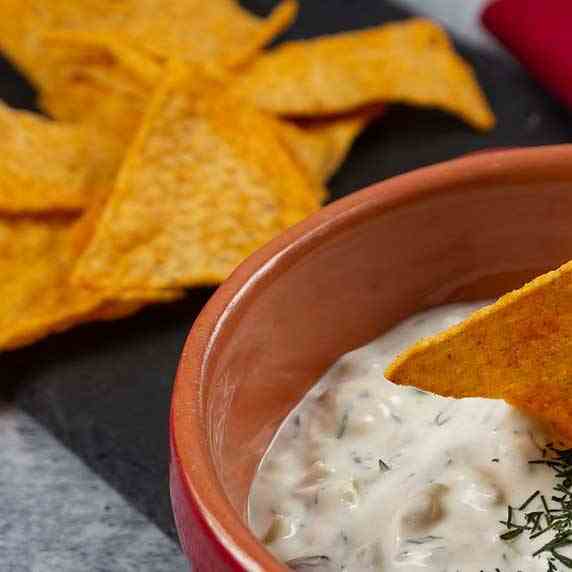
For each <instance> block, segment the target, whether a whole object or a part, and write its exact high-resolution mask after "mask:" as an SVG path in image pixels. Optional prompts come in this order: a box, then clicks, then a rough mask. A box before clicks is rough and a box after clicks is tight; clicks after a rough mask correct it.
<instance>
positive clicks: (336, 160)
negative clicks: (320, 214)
mask: <svg viewBox="0 0 572 572" xmlns="http://www.w3.org/2000/svg"><path fill="white" fill-rule="evenodd" d="M380 113H381V109H379V110H372V111H360V112H357V113H354V114H352V115H343V116H340V117H332V118H327V119H315V120H305V121H282V122H281V128H280V129H279V135H280V137H281V139H282V141H283V142H284V144H285V145H286V146H287V147H288V149H290V151H291V153H292V154H293V156H294V158H295V159H296V160H297V161H298V162H299V163H300V164H301V165H302V166H303V167H304V168H305V169H306V170H307V171H308V172H309V173H310V175H312V176H313V177H315V178H316V180H318V181H321V182H326V181H327V180H328V179H329V178H330V177H332V176H333V175H334V173H335V172H336V171H337V170H338V168H339V167H340V165H341V164H342V163H343V162H344V160H345V158H346V157H347V155H348V153H349V151H350V149H351V146H352V144H353V142H354V141H355V139H356V138H357V137H358V135H359V134H360V133H361V132H362V131H363V130H364V129H365V127H366V126H367V125H368V124H369V123H370V122H371V121H372V120H373V119H374V118H375V117H376V116H378V115H379V114H380Z"/></svg>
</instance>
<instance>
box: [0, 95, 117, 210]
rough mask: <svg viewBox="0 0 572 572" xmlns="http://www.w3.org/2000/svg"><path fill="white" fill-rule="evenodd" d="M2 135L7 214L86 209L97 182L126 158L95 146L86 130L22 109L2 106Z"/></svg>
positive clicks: (1, 191) (1, 192)
mask: <svg viewBox="0 0 572 572" xmlns="http://www.w3.org/2000/svg"><path fill="white" fill-rule="evenodd" d="M0 132H1V133H2V137H1V138H0V212H3V213H9V214H23V213H44V212H53V211H77V210H80V209H83V208H84V207H85V206H86V205H87V204H88V203H89V201H90V198H91V187H93V186H94V185H96V184H97V183H96V178H100V177H102V176H103V175H104V173H107V176H109V175H110V172H111V171H113V170H116V169H117V166H118V164H119V160H120V157H113V156H112V151H111V149H110V148H109V147H106V148H104V149H103V148H102V149H101V151H100V149H99V148H98V147H97V146H94V145H93V143H94V136H92V134H90V133H89V132H88V131H87V130H86V129H82V128H80V127H77V126H72V125H64V124H61V123H55V122H54V121H50V120H48V119H46V118H44V117H41V116H40V115H37V114H34V113H28V112H24V111H17V110H14V109H11V108H9V107H8V106H6V105H4V104H3V103H1V102H0ZM102 146H103V144H102ZM116 152H117V151H116ZM88 157H89V159H88ZM110 161H111V163H110ZM94 163H95V164H94Z"/></svg>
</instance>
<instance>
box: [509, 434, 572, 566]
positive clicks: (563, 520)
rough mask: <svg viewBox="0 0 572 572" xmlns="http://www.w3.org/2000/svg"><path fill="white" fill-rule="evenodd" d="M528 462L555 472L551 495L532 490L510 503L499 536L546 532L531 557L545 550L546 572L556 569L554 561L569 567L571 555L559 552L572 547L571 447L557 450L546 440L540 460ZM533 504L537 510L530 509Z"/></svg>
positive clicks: (532, 535)
mask: <svg viewBox="0 0 572 572" xmlns="http://www.w3.org/2000/svg"><path fill="white" fill-rule="evenodd" d="M529 463H530V464H531V465H545V466H547V467H550V468H551V469H552V470H553V471H554V479H555V485H554V488H553V493H554V494H552V496H551V497H550V498H549V499H547V498H546V496H545V495H543V494H541V492H540V491H534V492H533V493H532V494H531V495H530V496H529V497H528V498H527V499H526V500H525V501H524V502H523V503H522V504H521V505H520V506H518V508H515V507H512V506H510V505H509V506H508V508H507V517H506V520H503V521H501V524H503V525H504V526H505V527H506V531H504V532H503V533H502V534H501V535H500V538H501V539H502V540H504V541H507V542H509V541H511V540H515V539H516V538H518V537H520V536H522V535H523V534H526V535H528V537H529V539H530V540H536V539H537V538H540V537H541V536H544V535H546V541H545V543H544V544H543V545H542V546H541V547H540V548H539V549H538V550H536V551H535V552H534V553H533V556H539V555H541V554H546V553H548V555H549V556H548V560H547V562H548V568H547V571H548V572H556V571H557V570H558V568H557V566H556V564H557V563H560V564H562V565H563V566H565V567H566V568H572V558H569V557H568V556H565V555H564V554H562V553H561V549H562V548H564V547H567V546H572V449H558V448H556V447H555V446H554V445H553V444H552V443H549V444H548V445H546V447H545V449H544V450H543V451H542V459H538V460H534V461H529ZM535 501H536V502H535ZM538 501H540V502H538ZM533 504H534V506H536V507H537V508H536V510H531V509H530V507H532V506H533Z"/></svg>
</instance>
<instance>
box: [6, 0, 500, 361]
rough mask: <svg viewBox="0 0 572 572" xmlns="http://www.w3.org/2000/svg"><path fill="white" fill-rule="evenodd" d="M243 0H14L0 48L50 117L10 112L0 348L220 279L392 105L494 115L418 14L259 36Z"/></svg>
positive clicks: (270, 25) (281, 224)
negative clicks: (286, 36) (317, 31)
mask: <svg viewBox="0 0 572 572" xmlns="http://www.w3.org/2000/svg"><path fill="white" fill-rule="evenodd" d="M296 12H297V3H296V1H295V0H282V1H281V2H279V3H278V4H277V6H276V7H275V8H274V10H273V11H272V12H271V13H270V14H269V15H268V16H267V17H265V18H264V17H258V16H255V15H253V14H251V13H249V12H248V11H247V10H245V9H244V8H242V7H241V6H240V4H239V2H238V0H209V1H208V2H206V1H204V0H81V1H78V0H3V2H2V3H1V4H0V49H1V50H2V53H3V55H5V56H6V57H7V58H8V59H10V60H11V61H12V62H13V63H14V64H15V65H16V66H17V67H18V68H19V69H20V70H21V71H22V73H24V74H25V75H26V76H27V78H28V79H29V80H30V81H31V82H32V84H33V85H34V86H35V87H36V89H37V93H38V102H39V105H40V107H41V108H42V110H43V111H44V112H45V113H46V117H43V116H39V115H37V114H31V113H26V112H21V111H15V110H12V109H9V108H8V107H6V106H4V105H2V106H1V107H0V126H1V127H2V140H1V141H0V151H1V152H0V269H1V270H2V275H3V278H4V279H3V281H2V284H1V285H0V350H2V349H8V348H14V347H18V346H21V345H24V344H27V343H30V342H32V341H34V340H36V339H39V338H41V337H43V336H45V335H47V334H49V333H51V332H54V331H60V330H63V329H65V328H69V327H70V326H72V325H74V324H77V323H80V322H84V321H89V320H96V319H112V318H117V317H120V316H124V315H127V314H130V313H132V312H134V311H136V310H138V309H139V308H141V307H142V306H144V305H146V304H149V303H153V302H162V301H169V300H173V299H175V298H177V297H179V296H182V295H183V293H184V291H185V289H186V288H189V287H192V286H196V285H205V284H218V283H220V282H221V281H222V280H224V279H225V278H226V277H227V276H228V275H229V274H230V273H231V272H232V271H233V269H234V268H235V267H236V266H237V265H238V264H239V263H240V262H241V261H242V260H243V259H244V258H245V257H246V256H248V255H249V254H250V253H251V252H253V251H254V250H256V249H257V248H259V247H260V246H262V245H263V244H264V243H266V242H267V241H269V240H270V239H271V238H272V237H274V236H275V235H276V234H278V233H280V232H281V231H282V230H284V229H286V228H287V227H288V226H290V225H292V224H294V223H296V222H298V221H300V220H302V219H304V218H305V217H307V216H308V215H310V214H311V213H313V212H314V211H316V210H317V209H318V208H319V207H320V205H321V204H322V203H323V202H324V201H325V200H326V198H327V190H326V188H325V186H324V185H325V183H326V182H327V180H328V178H329V177H331V176H332V174H333V173H334V172H335V171H336V169H337V168H338V167H339V166H340V164H341V163H342V162H343V160H344V158H345V157H346V155H347V153H348V151H349V149H350V147H351V145H352V142H353V141H354V139H355V138H356V137H357V136H358V135H359V133H360V132H361V131H362V130H363V129H364V128H365V127H366V126H367V125H368V124H370V123H371V122H372V121H373V120H374V119H376V118H377V117H379V116H380V114H381V111H382V109H383V106H385V105H387V104H388V103H392V102H399V103H405V104H409V105H418V106H428V107H434V108H440V109H442V110H445V111H448V112H450V113H453V114H455V115H457V116H458V117H460V118H461V119H463V120H465V121H466V122H467V123H469V124H470V125H471V126H473V127H475V128H477V129H483V130H486V129H489V128H491V127H492V126H493V124H494V116H493V114H492V112H491V110H490V109H489V107H488V104H487V102H486V100H485V98H484V96H483V94H482V93H481V91H480V89H479V86H478V84H477V81H476V79H475V77H474V75H473V72H472V70H471V69H470V68H469V66H468V65H467V64H466V63H465V62H464V61H463V60H462V59H461V58H460V57H459V56H458V55H457V54H456V53H455V51H454V49H453V47H452V45H451V43H450V42H449V40H448V38H447V36H446V34H445V33H444V32H443V31H442V30H441V29H440V28H439V27H438V26H436V25H435V24H433V23H431V22H429V21H426V20H410V21H406V22H401V23H395V24H390V25H386V26H380V27H376V28H371V29H368V30H364V31H358V32H348V33H343V34H337V35H333V36H328V37H323V38H316V39H313V40H308V41H301V42H290V43H285V44H282V45H279V46H278V47H276V48H273V49H267V48H266V47H265V46H267V45H268V44H269V43H270V42H271V41H273V40H274V39H275V38H276V37H277V36H278V35H279V34H280V33H281V32H282V31H284V30H285V29H286V28H287V27H288V26H289V25H290V23H291V22H292V21H293V20H294V18H295V16H296Z"/></svg>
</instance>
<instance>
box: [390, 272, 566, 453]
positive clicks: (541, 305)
mask: <svg viewBox="0 0 572 572" xmlns="http://www.w3.org/2000/svg"><path fill="white" fill-rule="evenodd" d="M385 374H386V377H387V378H388V379H390V380H392V381H394V382H395V383H399V384H404V385H413V386H416V387H419V388H420V389H424V390H427V391H432V392H435V393H439V394H441V395H449V396H454V397H492V398H501V399H505V400H506V401H508V402H509V403H511V404H512V405H514V406H516V407H519V408H521V409H523V410H524V411H525V412H527V413H529V414H531V415H532V416H535V417H538V418H539V419H541V420H543V421H545V422H547V423H548V424H549V425H550V426H552V427H553V428H554V429H555V431H556V433H557V435H558V436H559V437H560V438H562V439H564V440H565V441H567V442H568V443H570V444H572V262H568V263H567V264H565V265H564V266H562V267H560V268H559V269H558V270H555V271H553V272H549V273H548V274H544V275H542V276H540V277H538V278H536V279H535V280H533V281H532V282H530V283H529V284H526V285H525V286H524V287H523V288H521V289H519V290H515V291H514V292H511V293H509V294H507V295H505V296H503V297H502V298H500V299H499V300H498V301H497V302H496V303H495V304H493V305H491V306H487V307H485V308H483V309H481V310H479V311H477V312H475V313H474V314H473V315H472V316H470V317H469V318H468V319H467V320H465V321H464V322H462V323H461V324H459V325H457V326H454V327H452V328H449V329H448V330H446V331H445V332H442V333H440V334H438V335H436V336H433V337H430V338H427V339H425V340H421V341H420V342H418V343H417V344H416V345H414V346H413V347H412V348H410V349H409V350H407V351H405V352H404V353H403V354H401V355H400V356H398V357H397V359H396V360H395V361H394V362H393V363H392V364H391V365H390V366H389V367H388V369H387V370H386V372H385Z"/></svg>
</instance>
